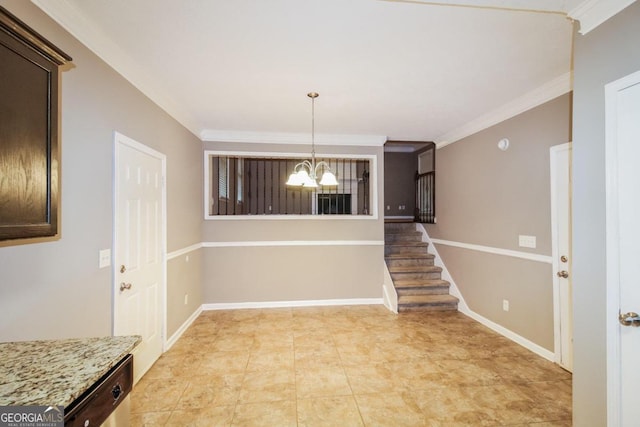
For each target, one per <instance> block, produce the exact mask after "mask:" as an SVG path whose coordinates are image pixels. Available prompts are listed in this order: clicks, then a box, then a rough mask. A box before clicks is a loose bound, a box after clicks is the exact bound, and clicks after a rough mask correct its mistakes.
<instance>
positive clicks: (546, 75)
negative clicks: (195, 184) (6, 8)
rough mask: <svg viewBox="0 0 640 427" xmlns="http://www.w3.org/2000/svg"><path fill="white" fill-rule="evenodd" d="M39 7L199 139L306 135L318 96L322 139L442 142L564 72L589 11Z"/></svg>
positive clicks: (486, 4) (404, 6)
mask: <svg viewBox="0 0 640 427" xmlns="http://www.w3.org/2000/svg"><path fill="white" fill-rule="evenodd" d="M33 1H34V2H35V3H36V4H38V5H39V6H40V7H41V8H42V9H44V10H45V11H46V12H47V13H49V14H50V15H51V16H52V17H54V19H56V20H58V22H60V23H61V24H62V25H63V26H65V27H66V28H67V29H68V30H69V31H70V32H71V33H73V34H74V35H76V36H77V37H78V38H79V39H80V40H81V41H82V42H84V43H85V44H86V45H87V46H89V47H90V48H91V49H92V50H94V51H95V52H96V53H97V54H98V55H100V56H101V57H102V58H103V59H105V60H106V61H107V62H108V63H110V64H111V65H112V66H113V67H114V68H115V69H116V70H118V71H119V72H120V73H121V74H123V75H124V76H125V77H126V78H128V79H129V80H130V81H131V82H132V83H133V84H135V85H136V86H138V87H139V88H140V89H141V90H142V91H143V92H144V93H146V94H147V95H148V96H149V97H150V98H151V99H153V100H154V101H155V102H156V103H158V104H159V105H160V106H161V107H163V108H164V109H165V110H167V111H168V112H169V113H170V114H171V115H173V116H174V117H175V118H176V119H177V120H179V121H180V122H181V123H183V124H184V125H185V126H186V127H187V128H189V129H190V130H191V131H192V132H193V133H195V134H196V135H198V136H202V135H203V131H207V130H209V131H217V133H220V132H219V131H232V132H260V133H270V132H273V133H308V132H309V130H310V109H311V105H310V100H309V98H307V96H306V94H307V92H310V91H316V92H319V93H320V97H319V98H318V99H317V100H316V134H318V135H319V134H341V135H342V134H348V135H379V136H386V137H388V138H389V139H392V140H414V141H438V140H442V138H443V137H444V136H446V135H451V134H452V133H455V131H456V129H460V128H461V127H464V125H466V124H467V123H469V122H472V121H473V120H476V119H478V118H479V117H481V116H483V115H486V114H487V113H488V112H491V111H494V110H496V109H498V108H500V107H501V106H503V105H504V104H507V103H509V102H511V101H513V100H514V99H517V98H519V97H522V96H523V95H524V94H526V93H530V92H531V91H534V90H535V89H536V88H538V87H541V86H544V85H545V84H547V83H548V82H550V81H554V79H558V78H560V77H561V76H564V75H568V73H569V72H570V67H571V60H570V58H571V40H572V24H571V22H570V20H569V19H567V17H566V12H567V11H569V10H570V9H572V8H574V7H575V6H576V5H577V4H578V3H580V1H581V0H476V1H472V0H469V1H466V2H465V1H447V0H439V1H437V2H427V1H421V0H269V1H264V0H262V1H261V0H33ZM454 4H455V5H454ZM461 4H467V5H472V6H471V7H467V6H460V5H461ZM500 8H508V9H500ZM534 9H535V10H537V11H532V10H534ZM71 53H73V52H71ZM210 133H211V132H210ZM214 133H216V132H214Z"/></svg>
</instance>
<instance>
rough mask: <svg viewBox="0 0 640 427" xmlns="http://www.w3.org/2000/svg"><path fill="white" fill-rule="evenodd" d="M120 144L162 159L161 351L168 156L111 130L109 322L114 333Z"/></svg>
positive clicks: (164, 322)
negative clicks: (111, 180)
mask: <svg viewBox="0 0 640 427" xmlns="http://www.w3.org/2000/svg"><path fill="white" fill-rule="evenodd" d="M120 146H127V147H129V148H133V149H134V150H138V151H140V152H142V153H144V154H146V155H148V156H151V157H153V158H155V159H158V160H160V162H161V169H162V185H161V192H162V196H161V198H162V200H161V206H160V211H161V214H162V220H161V221H160V228H161V230H160V252H161V253H160V263H161V265H162V267H161V268H162V273H161V274H162V279H161V280H160V288H161V289H160V304H161V305H162V307H160V310H159V313H160V317H161V323H162V325H161V329H160V333H161V334H162V336H161V341H162V351H163V352H165V351H166V347H167V185H166V181H167V180H166V176H167V156H166V155H164V154H162V153H161V152H159V151H156V150H154V149H153V148H151V147H148V146H146V145H144V144H142V143H140V142H138V141H135V140H134V139H131V138H129V137H127V136H125V135H123V134H121V133H119V132H117V131H114V132H113V171H112V172H113V212H112V215H113V243H112V247H113V260H114V262H113V265H112V266H111V267H112V268H111V278H112V280H111V298H112V300H111V319H112V323H111V334H112V335H115V329H116V321H117V319H116V314H117V311H116V296H117V295H118V291H119V288H118V284H117V277H118V274H117V271H116V269H117V268H118V263H117V260H118V253H117V251H118V240H117V239H118V237H117V230H118V225H119V224H118V219H117V218H118V215H117V212H118V208H119V206H118V194H117V191H118V182H117V180H118V167H119V165H120V154H119V151H120V150H119V147H120Z"/></svg>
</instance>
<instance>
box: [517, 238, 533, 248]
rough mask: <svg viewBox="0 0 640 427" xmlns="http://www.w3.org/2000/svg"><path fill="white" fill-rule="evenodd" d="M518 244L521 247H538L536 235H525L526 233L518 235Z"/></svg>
mask: <svg viewBox="0 0 640 427" xmlns="http://www.w3.org/2000/svg"><path fill="white" fill-rule="evenodd" d="M518 245H519V246H520V247H521V248H533V249H535V247H536V236H525V235H522V234H521V235H519V236H518Z"/></svg>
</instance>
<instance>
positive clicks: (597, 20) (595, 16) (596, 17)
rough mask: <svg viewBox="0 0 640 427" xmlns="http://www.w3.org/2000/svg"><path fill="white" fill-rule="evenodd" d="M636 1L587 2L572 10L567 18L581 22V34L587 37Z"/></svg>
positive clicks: (590, 0) (602, 0)
mask: <svg viewBox="0 0 640 427" xmlns="http://www.w3.org/2000/svg"><path fill="white" fill-rule="evenodd" d="M635 1H636V0H586V1H583V2H582V3H580V4H579V5H578V6H577V7H575V8H574V9H572V10H570V11H569V13H568V14H567V16H569V18H571V19H575V20H577V21H580V30H579V31H578V32H579V33H580V34H582V35H585V34H587V33H588V32H589V31H591V30H593V29H595V28H597V27H598V26H599V25H600V24H602V23H603V22H605V21H606V20H607V19H609V18H611V17H612V16H613V15H615V14H617V13H618V12H620V11H621V10H623V9H624V8H626V7H627V6H629V5H631V4H633V3H634V2H635Z"/></svg>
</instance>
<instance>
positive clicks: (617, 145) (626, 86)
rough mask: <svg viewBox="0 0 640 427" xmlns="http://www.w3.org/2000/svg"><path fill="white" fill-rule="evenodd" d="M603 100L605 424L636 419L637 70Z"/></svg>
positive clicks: (639, 372)
mask: <svg viewBox="0 0 640 427" xmlns="http://www.w3.org/2000/svg"><path fill="white" fill-rule="evenodd" d="M605 100H606V177H607V380H608V384H607V385H608V389H607V395H608V399H607V400H608V402H607V403H608V405H607V406H608V408H607V412H608V422H609V425H611V426H623V427H626V426H637V425H638V420H640V405H639V404H638V402H639V400H638V385H639V384H640V369H638V358H639V357H640V327H638V326H640V317H639V316H638V313H640V262H638V255H639V254H640V220H639V219H638V218H639V217H640V167H639V166H638V165H639V164H640V72H637V73H634V74H632V75H630V76H627V77H625V78H622V79H620V80H617V81H615V82H612V83H609V84H608V85H606V87H605Z"/></svg>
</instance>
